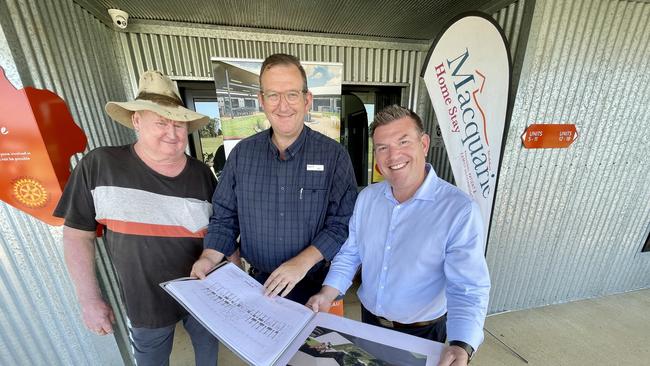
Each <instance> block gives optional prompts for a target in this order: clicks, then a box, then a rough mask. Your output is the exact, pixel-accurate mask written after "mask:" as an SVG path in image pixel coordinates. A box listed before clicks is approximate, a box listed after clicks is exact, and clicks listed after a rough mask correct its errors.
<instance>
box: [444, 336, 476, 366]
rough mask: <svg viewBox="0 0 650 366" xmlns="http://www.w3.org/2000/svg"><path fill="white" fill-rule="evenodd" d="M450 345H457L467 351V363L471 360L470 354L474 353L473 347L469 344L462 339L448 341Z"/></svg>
mask: <svg viewBox="0 0 650 366" xmlns="http://www.w3.org/2000/svg"><path fill="white" fill-rule="evenodd" d="M449 345H450V346H458V347H460V348H462V349H464V350H465V352H467V356H468V358H467V363H469V361H471V360H472V356H473V355H474V348H472V346H470V345H469V344H467V343H465V342H463V341H449Z"/></svg>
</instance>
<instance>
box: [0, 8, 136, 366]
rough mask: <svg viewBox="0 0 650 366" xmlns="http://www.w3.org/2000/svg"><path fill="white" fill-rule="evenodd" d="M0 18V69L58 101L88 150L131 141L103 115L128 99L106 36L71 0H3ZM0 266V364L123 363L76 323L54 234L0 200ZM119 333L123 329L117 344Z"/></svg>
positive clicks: (111, 347) (109, 279) (108, 279)
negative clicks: (1, 39)
mask: <svg viewBox="0 0 650 366" xmlns="http://www.w3.org/2000/svg"><path fill="white" fill-rule="evenodd" d="M0 13H1V14H0V24H1V25H2V28H3V33H4V34H5V36H6V39H7V43H6V47H2V48H0V49H1V50H2V52H3V56H2V62H3V65H2V66H5V65H6V66H8V67H9V68H10V69H13V72H12V73H13V74H14V76H15V73H16V72H17V73H18V74H19V75H20V78H21V83H22V84H23V85H25V86H34V87H37V88H44V89H49V90H52V91H54V92H56V93H57V94H58V95H60V96H61V97H63V98H64V99H65V100H66V102H67V104H68V107H69V109H70V111H71V112H72V115H73V117H74V119H75V121H76V122H77V123H78V124H80V125H81V126H82V128H83V129H84V131H85V133H86V135H87V136H88V142H89V147H90V148H94V147H96V146H100V145H109V144H122V143H126V142H128V141H131V140H133V135H132V134H131V133H130V132H129V131H128V130H127V129H125V128H122V127H117V124H115V123H113V122H111V121H110V120H109V119H108V118H107V116H106V115H105V113H104V111H103V104H104V103H105V102H106V101H107V100H124V99H126V93H125V88H124V85H125V81H124V80H123V79H122V77H121V76H120V69H121V67H120V66H119V65H118V62H117V61H116V60H118V59H119V56H120V55H118V54H116V53H115V52H114V51H113V50H114V48H115V45H116V40H115V37H114V33H113V31H112V30H109V29H108V28H107V27H106V26H105V25H103V24H102V23H100V22H99V21H97V20H96V19H95V18H94V17H93V16H91V15H90V14H89V13H87V12H86V11H84V10H82V9H81V8H80V7H78V6H77V5H74V4H73V3H72V1H69V0H67V1H59V0H51V1H38V2H36V1H29V2H25V1H18V0H7V1H3V2H2V3H0ZM9 49H10V50H11V54H9V52H8V51H9ZM5 63H6V64H5ZM15 80H16V78H15V77H14V81H15ZM20 86H21V85H18V87H20ZM104 257H105V256H104ZM0 263H1V266H0V277H1V278H2V287H0V304H1V306H0V308H1V309H2V311H1V312H0V364H2V365H102V364H105V365H115V364H121V363H122V358H121V356H120V352H119V350H118V346H117V344H116V341H115V338H113V337H111V336H108V337H99V336H95V335H93V334H92V333H90V332H88V331H87V330H86V329H85V328H84V326H83V324H82V322H81V317H80V314H79V309H78V305H77V300H76V295H75V292H74V288H73V286H72V284H71V282H70V280H69V277H68V275H67V271H66V268H65V265H64V262H63V250H62V246H61V228H59V227H50V226H48V225H46V224H44V223H42V222H40V221H38V220H36V219H33V218H32V217H31V216H28V215H26V214H23V213H22V212H20V211H18V210H16V209H14V208H13V207H11V206H8V205H6V204H4V203H2V202H0ZM102 263H103V265H101V266H100V276H101V278H102V279H103V280H102V282H103V283H104V284H106V285H107V286H108V287H109V288H108V290H109V291H111V289H110V287H111V283H112V285H113V286H112V287H113V288H114V284H115V279H114V276H113V275H112V273H111V271H110V268H111V267H110V264H108V265H107V263H106V262H105V261H102ZM114 299H115V296H113V305H114V307H116V306H117V304H116V303H115V300H114ZM116 310H117V309H116ZM117 315H118V316H119V313H118V314H117ZM122 324H123V322H122ZM125 337H126V334H125V333H124V329H123V328H122V329H121V333H120V337H118V338H120V339H122V340H124V339H126V338H125ZM121 346H122V347H124V342H123V341H122V344H121Z"/></svg>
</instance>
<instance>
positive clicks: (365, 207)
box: [324, 164, 490, 350]
mask: <svg viewBox="0 0 650 366" xmlns="http://www.w3.org/2000/svg"><path fill="white" fill-rule="evenodd" d="M426 169H427V171H428V173H427V176H426V178H425V180H424V182H423V184H422V186H420V188H419V189H418V190H417V192H416V193H415V195H414V196H413V197H411V198H410V199H409V200H407V201H405V202H403V203H399V202H398V201H397V200H396V199H395V198H394V197H393V193H392V190H391V187H390V185H389V184H388V183H387V182H381V183H377V184H373V185H371V186H369V187H367V188H365V189H364V190H363V191H362V192H361V193H360V194H359V197H358V199H357V202H356V205H355V207H354V213H353V214H352V218H351V219H350V226H349V228H350V234H349V237H348V239H347V241H346V242H345V244H343V247H342V248H341V250H340V252H339V253H338V254H337V255H336V257H335V258H334V260H333V262H332V265H331V267H330V270H329V273H328V275H327V278H326V279H325V282H324V284H325V285H329V286H332V287H334V288H336V289H337V290H339V291H340V292H341V293H345V292H346V291H347V290H348V288H349V287H350V285H351V284H352V279H353V277H354V275H355V273H356V271H357V268H358V267H359V265H360V264H363V265H362V267H361V278H362V284H361V287H360V288H359V291H358V296H359V299H360V300H361V302H362V303H363V306H365V307H366V309H368V310H369V311H370V312H372V313H373V314H375V315H377V316H382V317H385V318H387V319H390V320H394V321H397V322H400V323H415V322H419V321H427V320H433V319H436V318H438V317H440V316H442V315H443V314H444V313H445V312H447V313H448V314H447V339H449V340H458V341H463V342H466V343H468V344H469V345H471V346H472V347H473V348H474V349H475V350H476V349H478V346H479V345H480V344H481V342H483V323H484V321H485V315H486V312H487V305H488V299H489V293H490V276H489V274H488V269H487V264H486V262H485V257H484V254H483V253H484V246H483V222H482V218H481V213H480V210H479V207H478V205H477V204H476V203H475V202H474V201H473V200H472V199H471V198H470V197H469V196H468V195H466V194H465V193H463V192H462V191H461V190H459V189H458V188H456V187H454V186H453V185H451V184H449V183H447V182H445V181H444V180H442V179H440V178H438V176H437V175H436V173H435V172H434V170H433V169H432V168H431V165H429V164H427V166H426Z"/></svg>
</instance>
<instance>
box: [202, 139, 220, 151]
mask: <svg viewBox="0 0 650 366" xmlns="http://www.w3.org/2000/svg"><path fill="white" fill-rule="evenodd" d="M221 145H223V135H221V136H217V137H201V149H203V153H206V154H209V153H214V152H215V151H217V148H218V147H219V146H221Z"/></svg>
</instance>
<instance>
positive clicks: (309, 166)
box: [307, 164, 325, 172]
mask: <svg viewBox="0 0 650 366" xmlns="http://www.w3.org/2000/svg"><path fill="white" fill-rule="evenodd" d="M324 170H325V166H324V165H320V164H307V171H308V172H322V171H324Z"/></svg>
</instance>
